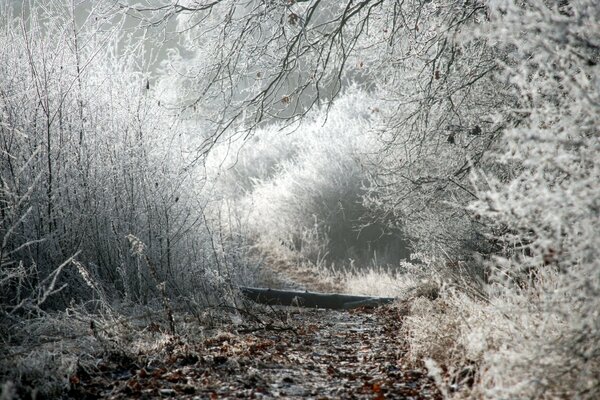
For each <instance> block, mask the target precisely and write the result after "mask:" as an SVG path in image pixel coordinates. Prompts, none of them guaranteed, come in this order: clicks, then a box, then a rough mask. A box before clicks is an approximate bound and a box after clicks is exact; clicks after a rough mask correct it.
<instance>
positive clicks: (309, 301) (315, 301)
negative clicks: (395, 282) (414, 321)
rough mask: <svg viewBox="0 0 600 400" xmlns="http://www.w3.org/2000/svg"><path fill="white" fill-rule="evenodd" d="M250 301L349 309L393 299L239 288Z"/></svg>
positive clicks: (376, 304)
mask: <svg viewBox="0 0 600 400" xmlns="http://www.w3.org/2000/svg"><path fill="white" fill-rule="evenodd" d="M240 290H241V292H242V294H243V295H244V296H246V297H247V298H249V299H250V300H252V301H254V302H256V303H261V304H270V305H282V306H299V307H307V308H330V309H337V310H340V309H346V310H347V309H350V308H356V307H377V306H380V305H383V304H388V303H391V302H392V301H394V300H395V298H393V297H372V296H355V295H347V294H337V293H311V292H299V291H293V290H275V289H264V288H251V287H240Z"/></svg>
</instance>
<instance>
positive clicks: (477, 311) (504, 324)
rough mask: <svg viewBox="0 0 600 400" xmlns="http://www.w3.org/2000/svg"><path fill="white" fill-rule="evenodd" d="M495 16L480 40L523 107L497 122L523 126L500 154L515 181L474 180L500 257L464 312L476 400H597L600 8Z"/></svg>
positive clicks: (503, 10) (534, 5) (498, 10)
mask: <svg viewBox="0 0 600 400" xmlns="http://www.w3.org/2000/svg"><path fill="white" fill-rule="evenodd" d="M490 16H491V23H490V24H489V25H488V26H485V27H482V28H481V31H480V32H479V34H480V35H482V37H485V38H486V39H487V40H489V41H490V42H493V43H496V44H497V45H498V46H499V48H500V49H501V50H502V49H509V50H510V57H509V59H508V62H507V63H502V64H501V65H500V68H499V72H498V75H497V76H498V78H499V79H500V80H504V81H505V82H507V83H508V84H509V85H510V88H511V90H512V91H513V93H514V96H515V97H517V98H519V101H520V103H521V104H520V107H519V108H514V109H513V108H507V109H506V110H499V113H498V115H497V116H496V117H494V118H496V119H497V120H501V119H509V120H512V121H513V122H515V121H516V123H515V124H514V126H513V127H512V128H508V129H507V130H506V131H505V132H504V135H503V137H502V140H501V142H500V143H499V145H498V146H497V147H496V149H498V150H497V151H496V153H495V154H493V155H492V156H493V157H494V158H495V159H496V160H497V162H500V163H504V165H505V168H504V171H505V172H507V173H506V174H503V175H501V176H499V175H497V174H494V173H493V172H492V171H486V173H481V174H479V175H477V176H476V178H475V181H474V185H476V186H479V187H481V188H482V190H480V191H479V192H478V193H477V197H478V200H477V201H476V202H474V203H473V204H472V206H471V209H472V211H473V213H474V214H475V215H476V216H477V217H478V218H481V219H482V221H484V223H485V224H487V225H488V226H489V227H490V229H491V231H490V234H489V237H488V238H489V240H490V241H492V242H494V243H496V245H497V246H498V247H499V248H500V251H499V252H498V254H497V256H496V257H494V258H493V259H492V260H490V262H489V263H488V264H489V267H490V268H491V270H492V283H491V284H490V285H488V287H487V289H488V290H487V292H488V296H487V300H485V301H481V302H475V301H473V302H469V301H465V300H461V301H460V302H458V303H457V309H458V310H459V314H463V315H464V321H465V324H468V325H465V326H468V329H463V330H461V332H460V334H459V338H458V339H457V342H462V343H463V346H465V347H464V350H463V352H464V353H463V357H464V359H465V360H467V359H473V358H474V359H475V360H476V361H477V363H478V366H479V372H478V376H477V379H476V380H475V382H474V383H475V385H474V387H473V392H471V395H477V396H481V397H485V398H583V399H594V398H598V397H599V396H600V375H598V371H599V370H600V318H599V316H600V311H599V310H600V264H599V263H600V261H599V260H600V258H599V255H600V254H599V251H600V250H599V248H598V243H600V213H599V210H600V202H599V201H600V200H599V199H600V184H599V182H600V157H598V154H600V132H599V131H598V126H600V73H599V72H600V70H599V64H600V51H599V49H600V47H599V45H600V25H599V23H598V21H600V5H599V4H598V3H597V2H595V1H588V0H583V1H574V2H569V3H562V4H560V5H558V4H554V3H549V2H542V1H528V2H525V3H524V4H523V5H521V6H517V5H514V4H512V3H509V2H499V3H494V5H493V7H491V8H490ZM446 301H448V300H447V299H446ZM422 314H423V313H422V312H421V313H420V314H418V315H422ZM421 318H424V321H425V319H427V318H429V321H430V322H435V321H437V320H436V319H435V317H421ZM415 321H417V322H418V319H417V320H415ZM415 321H413V322H411V324H412V325H411V324H409V329H411V328H410V326H412V329H411V332H415V333H413V335H415V336H416V335H419V330H420V329H422V328H423V326H424V325H426V322H423V323H420V324H417V323H416V322H415ZM441 329H446V328H445V326H444V327H442V328H441ZM425 332H427V330H425ZM415 336H413V339H412V340H413V341H416V344H415V346H416V345H419V344H420V345H422V346H424V344H423V343H422V342H423V341H427V340H430V339H431V338H433V340H434V341H440V339H438V338H436V337H435V336H434V335H425V336H426V337H420V338H419V337H415ZM431 346H435V344H431ZM467 346H468V347H467ZM425 353H426V351H422V352H421V354H425ZM460 363H461V361H460V359H456V360H455V364H457V365H460ZM463 389H464V388H463Z"/></svg>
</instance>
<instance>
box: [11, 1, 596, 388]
mask: <svg viewBox="0 0 600 400" xmlns="http://www.w3.org/2000/svg"><path fill="white" fill-rule="evenodd" d="M157 3H159V4H158V5H157V4H152V2H142V3H138V2H135V1H123V2H98V3H95V2H88V1H66V0H43V1H39V2H38V1H36V2H31V3H27V4H23V5H21V4H12V2H7V3H6V4H4V3H3V4H0V18H1V20H0V343H1V344H0V347H1V349H0V360H1V361H0V378H1V380H0V383H1V384H2V398H7V399H8V398H11V396H12V397H27V396H29V397H35V395H36V393H39V394H41V395H42V396H51V397H52V396H54V397H58V396H60V395H61V394H64V393H67V392H68V390H71V392H69V393H71V395H74V394H73V393H77V392H73V390H75V389H74V388H78V387H80V386H78V385H79V384H80V383H79V382H80V380H81V379H83V378H82V377H83V376H84V374H83V373H82V372H81V370H85V371H86V372H85V373H86V374H88V375H89V374H90V373H91V372H90V371H92V370H94V368H96V367H97V365H96V366H95V367H90V365H92V364H94V361H93V359H94V357H95V356H92V355H93V354H99V352H104V354H111V355H113V356H114V355H115V354H118V355H119V357H125V356H126V357H133V353H132V351H138V352H139V354H142V352H145V351H149V350H148V349H149V348H153V347H152V346H155V347H156V348H162V347H161V346H163V345H164V343H166V342H168V341H169V340H171V339H169V338H173V337H176V336H174V335H175V334H176V333H178V334H180V335H184V332H185V333H186V334H191V333H190V332H193V334H194V335H195V334H199V333H197V332H196V331H194V330H193V328H192V327H191V326H192V325H191V323H190V320H191V319H194V320H195V321H197V322H198V324H199V325H200V326H202V329H204V328H205V327H207V326H209V325H211V326H212V325H214V324H216V323H218V322H221V323H225V322H224V321H227V322H228V323H233V324H236V325H239V324H242V323H243V322H240V321H244V320H245V319H250V320H252V319H253V320H259V321H264V318H263V317H260V318H257V317H256V315H254V314H252V313H250V312H248V311H247V310H246V309H245V308H244V306H243V305H242V298H241V296H240V294H239V292H238V287H239V286H241V285H250V286H260V285H263V286H267V285H273V286H280V287H281V286H291V287H294V288H302V289H310V290H321V291H339V292H346V293H357V294H368V295H381V296H393V297H397V298H398V304H397V305H396V306H394V307H395V308H392V310H394V311H393V312H398V315H401V316H402V324H401V325H399V326H398V327H397V328H398V329H397V335H396V336H397V340H398V342H399V343H403V346H406V349H407V354H406V359H403V361H402V363H403V364H402V365H404V362H408V363H410V364H411V365H412V366H414V367H415V368H426V369H427V371H428V373H429V375H430V377H431V378H432V379H433V380H434V381H435V383H436V385H437V387H438V389H439V391H440V393H442V394H443V395H444V396H445V397H448V398H464V397H474V398H582V399H594V398H598V397H600V378H599V376H600V375H599V374H598V371H600V261H599V260H600V254H599V252H600V250H599V245H600V183H599V182H600V131H599V129H600V128H599V127H600V4H599V3H598V2H597V1H595V0H566V1H550V0H528V1H524V2H513V1H491V0H490V1H484V0H482V1H479V0H476V1H462V0H461V1H458V0H427V1H423V0H407V1H403V2H397V1H386V0H378V1H375V0H362V1H351V0H345V1H338V2H320V1H318V0H303V1H293V0H292V1H287V0H286V1H262V0H248V1H245V2H239V1H235V0H223V1H217V2H205V1H201V0H186V1H180V2H171V1H167V0H164V1H160V2H157ZM325 3H326V4H325ZM17 6H18V7H17ZM140 315H143V316H142V317H140ZM261 323H262V322H261ZM265 326H267V325H265ZM268 326H271V325H268ZM90 330H91V333H90V332H89V331H90ZM158 331H160V332H162V333H163V334H164V335H171V336H168V338H166V339H165V337H162V339H161V338H158V339H157V338H154V336H153V335H154V333H155V332H158ZM150 335H152V339H151V340H150V339H148V338H149V337H150ZM148 340H150V342H148V343H150V344H148V343H145V341H148ZM153 340H154V341H156V342H153ZM161 340H163V341H164V343H163V342H160V341H161ZM62 341H64V342H65V343H67V341H70V342H68V345H67V344H65V345H64V347H61V346H62V345H61V346H56V345H55V344H56V343H63V342H62ZM152 343H154V344H152ZM169 343H170V342H169ZM69 346H71V347H72V348H70V347H69ZM132 349H134V350H132ZM77 352H81V353H82V354H85V355H84V356H77ZM86 357H87V358H86ZM398 363H400V362H398ZM96 364H98V363H97V362H96ZM373 388H375V386H373ZM129 390H134V389H131V388H129ZM135 390H137V389H135ZM373 391H374V392H377V391H375V389H373ZM377 393H379V392H377Z"/></svg>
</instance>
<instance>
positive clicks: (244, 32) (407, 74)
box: [128, 0, 514, 265]
mask: <svg viewBox="0 0 600 400" xmlns="http://www.w3.org/2000/svg"><path fill="white" fill-rule="evenodd" d="M128 11H129V12H130V13H132V14H134V15H136V16H142V17H143V18H145V19H146V21H147V23H148V24H151V25H153V26H157V25H161V24H165V25H164V26H165V27H166V26H167V25H166V23H167V22H168V21H170V20H171V19H172V18H175V17H177V18H178V25H177V26H178V30H179V33H180V35H179V37H180V38H181V48H182V49H185V51H184V50H181V51H176V50H173V51H172V54H171V57H170V62H169V64H170V66H171V67H172V69H171V71H170V72H169V74H170V75H171V78H169V81H170V82H174V83H176V84H178V85H179V87H180V88H181V89H180V92H179V94H180V97H179V98H178V100H179V102H178V104H179V105H180V106H183V107H185V108H187V109H188V110H194V111H193V112H194V113H195V114H196V115H197V116H198V118H199V119H201V120H203V121H204V122H205V123H206V125H205V126H207V127H209V128H210V129H209V130H207V133H208V134H207V135H206V136H204V143H203V145H202V146H201V147H200V148H199V149H198V151H199V152H200V153H203V152H204V151H206V150H207V149H209V148H211V147H212V146H213V145H214V143H216V142H218V141H219V140H221V141H223V140H227V139H235V138H244V137H247V135H248V134H249V133H250V134H251V132H252V131H253V130H254V129H255V128H257V127H259V126H261V125H262V124H269V123H272V122H273V121H281V120H283V121H286V122H288V123H291V122H292V121H296V120H298V119H301V118H302V117H305V116H306V115H307V112H308V111H309V110H310V109H311V108H313V107H318V106H321V107H324V108H325V109H328V108H330V107H331V105H332V102H331V100H332V99H334V98H335V97H336V96H337V95H338V94H339V93H340V91H341V90H342V89H343V88H344V87H346V86H347V85H348V84H349V83H350V82H357V83H358V84H359V85H361V86H362V87H363V90H365V91H366V92H367V93H369V96H365V99H364V100H365V102H370V104H368V105H366V106H367V107H368V108H369V109H370V111H371V113H372V114H373V117H374V118H372V123H371V124H370V126H369V128H368V129H370V130H372V131H373V132H376V133H377V135H378V136H379V139H380V146H379V147H378V149H374V150H373V152H372V154H371V157H369V163H364V165H365V166H366V164H370V165H369V167H368V169H369V171H370V172H371V179H370V182H368V183H365V188H366V189H367V191H368V196H366V197H365V205H367V206H368V208H369V209H370V210H371V213H372V214H373V215H372V218H374V219H379V221H380V222H385V223H386V224H388V225H390V227H391V228H393V229H397V228H398V227H402V228H403V229H405V231H406V232H407V234H408V235H409V237H410V238H411V239H412V242H413V247H414V249H415V250H418V251H421V252H425V251H426V252H428V253H433V254H435V255H436V256H437V257H439V258H442V259H445V260H446V261H447V262H448V263H450V264H452V265H457V264H460V263H462V262H463V261H465V260H466V259H470V258H472V257H471V256H470V254H471V253H472V251H473V250H475V251H479V252H485V253H487V252H489V251H490V250H491V249H490V248H489V246H487V243H486V242H485V241H484V240H483V238H482V236H481V235H480V234H479V233H478V231H479V227H478V222H477V221H473V220H472V219H471V218H470V216H469V215H468V214H467V213H466V212H465V211H464V206H465V205H466V204H467V203H468V202H469V201H471V200H473V199H474V198H475V194H474V191H473V187H472V186H471V184H470V182H469V179H468V176H469V172H470V171H471V169H472V168H473V167H474V166H480V165H482V163H484V162H485V153H486V152H487V150H488V149H489V148H490V147H492V146H493V144H494V142H495V140H496V139H497V137H498V136H499V134H500V132H501V131H502V129H503V128H504V127H505V126H507V125H510V124H511V123H512V122H514V121H513V120H512V119H505V120H501V121H497V120H493V119H492V118H491V114H493V113H494V112H495V111H497V110H498V109H502V108H503V107H505V106H506V105H507V104H511V102H512V101H513V100H512V98H511V97H510V95H509V94H508V93H506V92H505V91H504V86H506V84H505V82H499V81H497V80H495V79H494V78H493V74H492V72H493V71H494V70H495V68H497V61H498V59H502V54H503V53H502V51H500V50H499V49H498V48H497V47H494V45H493V44H490V43H489V42H488V41H487V39H485V38H482V37H481V36H476V35H474V32H475V31H476V30H477V29H478V28H479V27H480V26H485V24H486V23H487V22H488V20H489V15H488V12H487V7H486V6H485V5H484V4H482V3H481V2H478V1H475V2H464V1H453V0H435V1H420V0H411V1H406V2H397V1H385V0H378V1H375V0H366V1H360V2H355V1H344V2H335V3H329V2H322V1H281V2H278V1H276V2H265V1H248V2H244V3H240V2H237V1H220V2H210V3H207V2H202V1H187V2H181V3H177V4H176V5H172V4H171V3H169V2H165V3H164V4H161V5H160V6H155V5H148V6H140V5H136V6H132V7H130V8H129V9H128ZM300 129H301V128H300Z"/></svg>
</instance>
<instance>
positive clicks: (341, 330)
mask: <svg viewBox="0 0 600 400" xmlns="http://www.w3.org/2000/svg"><path fill="white" fill-rule="evenodd" d="M398 316H399V314H398V310H395V309H393V308H381V309H379V310H376V311H373V310H359V311H352V312H348V311H343V312H338V311H326V310H288V311H287V312H285V315H284V317H285V318H287V321H285V324H280V325H278V324H273V325H270V326H268V328H267V329H264V325H263V328H261V329H258V327H252V326H244V327H238V329H237V332H235V333H222V334H218V335H216V336H214V337H211V338H209V339H205V340H203V341H199V342H197V343H194V342H193V341H189V340H186V339H184V338H178V337H173V338H171V340H170V341H169V342H168V343H166V344H165V346H164V348H163V349H162V352H161V353H160V354H158V353H157V354H155V355H152V354H147V355H143V357H140V360H145V361H144V362H140V360H138V361H133V360H125V362H123V360H121V361H120V362H117V361H114V360H113V361H110V360H105V361H103V363H104V364H105V365H104V368H99V370H98V373H97V374H88V375H87V376H86V375H84V374H81V375H82V376H78V377H77V380H78V382H77V384H74V385H73V390H72V393H71V394H72V395H73V396H74V397H83V396H87V397H88V398H98V397H102V398H114V399H123V398H132V397H133V398H153V397H177V398H187V399H193V398H195V399H227V398H248V399H251V398H256V399H270V398H309V399H311V398H312V399H337V398H356V399H384V398H409V399H437V398H440V396H439V394H438V393H437V391H436V390H435V388H434V385H433V383H432V382H431V381H430V380H429V379H428V378H427V377H426V376H425V375H424V373H423V371H421V370H414V369H410V368H409V367H407V366H406V363H405V360H404V358H403V357H404V354H405V348H404V347H403V344H402V340H400V339H399V337H398V335H399V330H400V324H401V319H400V318H399V317H398ZM161 354H162V355H163V356H161ZM141 364H144V365H141Z"/></svg>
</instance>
